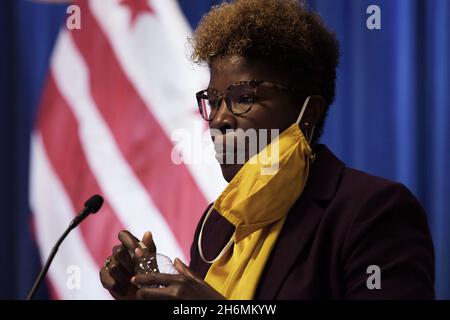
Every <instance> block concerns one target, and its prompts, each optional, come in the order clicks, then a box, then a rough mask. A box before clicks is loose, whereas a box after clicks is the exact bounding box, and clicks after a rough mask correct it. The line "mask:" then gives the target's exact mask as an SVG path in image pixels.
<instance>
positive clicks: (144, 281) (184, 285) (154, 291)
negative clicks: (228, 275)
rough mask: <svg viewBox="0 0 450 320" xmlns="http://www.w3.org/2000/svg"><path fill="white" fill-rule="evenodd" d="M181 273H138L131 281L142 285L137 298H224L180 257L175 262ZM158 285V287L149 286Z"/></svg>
mask: <svg viewBox="0 0 450 320" xmlns="http://www.w3.org/2000/svg"><path fill="white" fill-rule="evenodd" d="M174 266H175V269H177V271H178V272H179V273H180V274H165V273H149V274H140V275H136V276H134V277H133V278H132V279H131V282H132V283H133V284H135V285H136V286H138V287H140V288H139V289H138V290H137V292H136V298H137V299H155V300H161V299H176V300H180V299H183V300H198V299H201V300H224V299H225V297H224V296H222V295H221V294H220V293H219V292H217V291H216V290H215V289H214V288H213V287H211V286H210V285H209V284H207V283H206V282H205V281H203V279H201V278H200V277H199V276H197V275H195V274H194V273H193V272H192V271H191V270H190V269H189V268H188V267H187V266H186V265H185V264H184V263H183V262H181V260H180V259H178V258H176V259H175V262H174ZM160 285H162V286H164V287H157V286H160ZM149 286H156V287H153V288H152V287H149Z"/></svg>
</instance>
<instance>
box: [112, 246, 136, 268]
mask: <svg viewBox="0 0 450 320" xmlns="http://www.w3.org/2000/svg"><path fill="white" fill-rule="evenodd" d="M113 256H114V257H115V258H116V259H117V260H118V261H119V262H120V264H121V265H122V267H124V268H125V271H126V272H127V273H128V274H129V275H134V263H133V260H132V259H131V257H130V254H129V252H128V250H127V249H126V248H125V247H124V246H123V245H118V246H115V247H114V248H113Z"/></svg>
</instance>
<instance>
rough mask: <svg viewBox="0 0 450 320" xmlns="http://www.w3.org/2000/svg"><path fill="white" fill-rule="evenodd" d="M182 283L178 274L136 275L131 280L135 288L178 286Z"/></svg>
mask: <svg viewBox="0 0 450 320" xmlns="http://www.w3.org/2000/svg"><path fill="white" fill-rule="evenodd" d="M181 282H182V276H180V275H179V274H166V273H149V274H138V275H136V276H134V277H133V278H131V283H133V284H135V285H137V286H165V287H168V286H170V285H172V284H179V283H181Z"/></svg>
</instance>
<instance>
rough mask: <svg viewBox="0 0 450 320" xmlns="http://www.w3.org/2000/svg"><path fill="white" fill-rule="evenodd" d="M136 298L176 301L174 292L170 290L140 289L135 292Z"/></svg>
mask: <svg viewBox="0 0 450 320" xmlns="http://www.w3.org/2000/svg"><path fill="white" fill-rule="evenodd" d="M136 298H137V299H140V300H175V299H178V298H177V296H176V295H175V292H174V290H171V289H170V288H146V287H143V288H140V289H139V290H138V291H137V292H136Z"/></svg>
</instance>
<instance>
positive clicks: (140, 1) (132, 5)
mask: <svg viewBox="0 0 450 320" xmlns="http://www.w3.org/2000/svg"><path fill="white" fill-rule="evenodd" d="M120 4H121V5H124V6H126V7H127V8H128V9H129V10H130V12H131V19H130V24H131V25H134V24H135V22H136V20H137V18H138V17H139V15H141V14H144V13H147V14H154V13H155V10H153V8H152V7H151V6H150V5H149V4H148V1H147V0H120Z"/></svg>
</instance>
